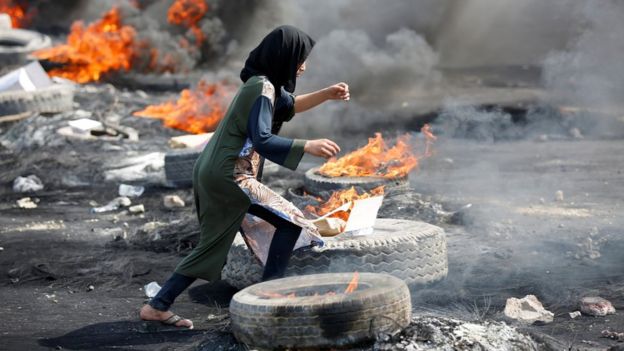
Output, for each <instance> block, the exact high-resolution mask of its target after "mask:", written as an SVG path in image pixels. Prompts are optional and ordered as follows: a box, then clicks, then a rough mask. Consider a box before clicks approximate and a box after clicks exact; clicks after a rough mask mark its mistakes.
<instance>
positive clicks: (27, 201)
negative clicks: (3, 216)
mask: <svg viewBox="0 0 624 351" xmlns="http://www.w3.org/2000/svg"><path fill="white" fill-rule="evenodd" d="M17 207H19V208H24V209H32V208H37V204H36V203H35V202H33V200H32V199H31V198H29V197H23V198H21V199H19V200H17Z"/></svg>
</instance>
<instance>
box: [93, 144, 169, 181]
mask: <svg viewBox="0 0 624 351" xmlns="http://www.w3.org/2000/svg"><path fill="white" fill-rule="evenodd" d="M164 167H165V154H163V153H159V152H153V153H149V154H146V155H142V156H136V157H130V158H127V159H123V160H121V161H120V160H118V159H115V160H114V161H111V162H110V163H109V164H107V165H105V168H106V169H107V170H106V171H105V172H104V178H105V180H106V181H109V182H114V181H117V182H141V183H154V184H164V183H165V168H164Z"/></svg>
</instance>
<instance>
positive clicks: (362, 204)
mask: <svg viewBox="0 0 624 351" xmlns="http://www.w3.org/2000/svg"><path fill="white" fill-rule="evenodd" d="M383 198H384V197H383V196H374V197H370V198H368V199H361V200H355V201H354V202H348V203H346V204H344V205H342V206H340V207H338V208H337V209H335V210H333V211H331V212H329V213H327V214H326V215H324V216H322V217H320V218H325V217H331V215H333V214H334V213H336V212H339V211H348V210H349V208H351V205H352V204H353V207H352V208H351V212H350V214H349V219H347V225H346V227H345V230H344V231H343V233H346V232H357V233H358V234H359V235H366V234H371V233H372V228H373V227H374V226H375V222H376V221H377V213H378V212H379V208H380V207H381V204H382V203H383Z"/></svg>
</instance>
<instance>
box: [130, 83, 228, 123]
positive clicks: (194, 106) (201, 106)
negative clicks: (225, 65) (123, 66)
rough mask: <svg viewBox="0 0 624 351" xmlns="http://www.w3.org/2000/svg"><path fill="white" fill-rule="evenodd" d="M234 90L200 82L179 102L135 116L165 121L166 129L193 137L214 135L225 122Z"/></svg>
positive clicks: (187, 90)
mask: <svg viewBox="0 0 624 351" xmlns="http://www.w3.org/2000/svg"><path fill="white" fill-rule="evenodd" d="M233 92H234V88H233V87H232V86H231V85H229V84H227V83H208V82H206V81H204V80H201V81H199V83H198V84H197V87H195V89H193V90H190V89H184V90H183V91H182V92H181V93H180V97H179V98H178V100H177V101H168V102H165V103H162V104H160V105H152V106H148V107H147V108H145V109H144V110H142V111H137V112H135V113H134V114H133V115H134V116H139V117H152V118H158V119H161V120H162V121H163V122H164V125H165V126H167V127H170V128H176V129H180V130H184V131H187V132H189V133H193V134H199V133H206V132H212V131H214V130H215V129H216V128H217V125H218V124H219V122H220V121H221V119H222V118H223V115H224V114H225V110H226V108H227V104H228V103H229V100H230V98H231V96H232V94H233Z"/></svg>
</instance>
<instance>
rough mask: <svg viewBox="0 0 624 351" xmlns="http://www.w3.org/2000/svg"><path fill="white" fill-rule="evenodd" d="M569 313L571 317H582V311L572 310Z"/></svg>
mask: <svg viewBox="0 0 624 351" xmlns="http://www.w3.org/2000/svg"><path fill="white" fill-rule="evenodd" d="M568 314H569V315H570V318H572V319H574V318H576V317H580V316H581V311H574V312H570V313H568Z"/></svg>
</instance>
